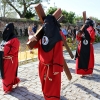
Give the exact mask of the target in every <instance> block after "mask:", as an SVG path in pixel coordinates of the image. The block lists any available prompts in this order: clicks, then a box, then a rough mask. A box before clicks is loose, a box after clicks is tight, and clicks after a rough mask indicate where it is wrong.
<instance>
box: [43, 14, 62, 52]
mask: <svg viewBox="0 0 100 100" xmlns="http://www.w3.org/2000/svg"><path fill="white" fill-rule="evenodd" d="M43 31H44V36H43V38H42V48H43V50H44V51H45V52H48V51H50V50H51V49H52V48H53V47H54V46H55V44H56V43H57V42H58V41H61V40H62V38H61V35H60V24H59V23H58V22H57V20H56V19H55V17H54V16H52V15H47V16H46V17H45V19H44V25H43ZM45 41H46V42H45Z"/></svg>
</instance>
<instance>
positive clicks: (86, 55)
mask: <svg viewBox="0 0 100 100" xmlns="http://www.w3.org/2000/svg"><path fill="white" fill-rule="evenodd" d="M90 26H92V27H93V21H92V20H91V19H87V20H86V21H85V27H84V29H83V36H82V39H81V50H80V56H79V68H80V69H84V70H86V69H88V64H89V59H90V39H91V38H90V34H89V33H88V31H87V28H88V27H90Z"/></svg>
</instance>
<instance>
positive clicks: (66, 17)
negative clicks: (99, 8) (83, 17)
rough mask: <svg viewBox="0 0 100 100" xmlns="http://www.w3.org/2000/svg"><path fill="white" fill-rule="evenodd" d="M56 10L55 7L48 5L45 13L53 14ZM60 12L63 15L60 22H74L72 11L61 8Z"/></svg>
mask: <svg viewBox="0 0 100 100" xmlns="http://www.w3.org/2000/svg"><path fill="white" fill-rule="evenodd" d="M56 10H57V8H56V7H50V8H49V9H48V11H47V13H46V14H53V13H54V12H55V11H56ZM62 14H63V15H64V19H63V20H62V23H71V24H72V23H74V18H75V13H74V12H69V13H68V12H67V11H65V10H62Z"/></svg>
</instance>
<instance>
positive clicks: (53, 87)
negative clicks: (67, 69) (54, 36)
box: [37, 41, 64, 100]
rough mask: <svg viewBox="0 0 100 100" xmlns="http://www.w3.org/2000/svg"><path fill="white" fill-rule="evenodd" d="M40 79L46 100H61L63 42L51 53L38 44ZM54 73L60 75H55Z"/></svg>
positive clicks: (57, 44) (58, 43)
mask: <svg viewBox="0 0 100 100" xmlns="http://www.w3.org/2000/svg"><path fill="white" fill-rule="evenodd" d="M37 46H38V58H39V77H40V81H41V84H42V91H43V94H44V98H45V100H60V89H61V72H62V71H63V62H64V61H63V52H62V51H63V48H62V41H59V42H57V43H56V45H55V46H54V48H53V49H52V50H50V51H49V52H45V51H43V49H42V47H41V44H38V45H37ZM54 72H59V74H57V75H54Z"/></svg>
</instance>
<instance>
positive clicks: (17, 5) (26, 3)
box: [2, 0, 49, 18]
mask: <svg viewBox="0 0 100 100" xmlns="http://www.w3.org/2000/svg"><path fill="white" fill-rule="evenodd" d="M2 1H3V3H6V4H8V5H9V6H10V7H12V8H13V9H14V10H15V11H16V13H18V14H19V16H20V18H25V15H26V12H28V11H29V10H28V9H29V7H31V6H32V5H35V4H37V3H41V2H44V0H2ZM45 1H46V2H48V1H49V0H45ZM29 12H30V11H29Z"/></svg>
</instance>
